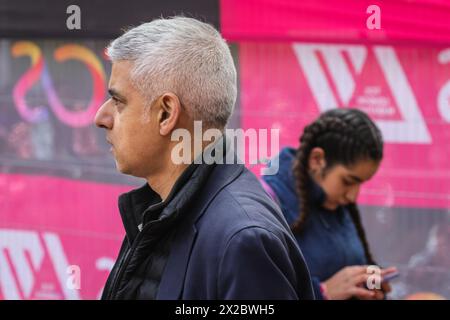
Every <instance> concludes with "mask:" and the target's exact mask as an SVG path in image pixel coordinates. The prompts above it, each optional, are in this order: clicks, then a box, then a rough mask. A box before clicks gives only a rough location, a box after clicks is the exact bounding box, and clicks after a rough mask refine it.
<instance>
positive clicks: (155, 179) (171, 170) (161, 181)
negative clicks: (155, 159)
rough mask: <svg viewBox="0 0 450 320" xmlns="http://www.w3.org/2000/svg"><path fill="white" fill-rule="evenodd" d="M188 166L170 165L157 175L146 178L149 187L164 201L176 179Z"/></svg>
mask: <svg viewBox="0 0 450 320" xmlns="http://www.w3.org/2000/svg"><path fill="white" fill-rule="evenodd" d="M187 167H188V165H184V164H182V165H172V166H169V167H168V168H166V169H165V170H163V171H162V172H160V173H158V174H157V175H154V176H151V177H148V178H147V183H148V184H149V186H150V187H151V188H152V189H153V191H155V192H156V193H157V194H159V196H160V197H161V199H162V201H165V200H166V199H167V197H168V196H169V193H170V191H171V190H172V188H173V186H174V185H175V183H176V181H177V180H178V178H179V177H180V176H181V174H182V173H183V171H184V170H185V169H186V168H187Z"/></svg>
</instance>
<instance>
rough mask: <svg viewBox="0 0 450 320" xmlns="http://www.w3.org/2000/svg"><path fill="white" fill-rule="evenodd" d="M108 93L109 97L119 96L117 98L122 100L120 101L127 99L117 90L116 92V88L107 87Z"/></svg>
mask: <svg viewBox="0 0 450 320" xmlns="http://www.w3.org/2000/svg"><path fill="white" fill-rule="evenodd" d="M108 93H109V95H110V96H111V97H116V98H119V100H122V101H126V100H127V99H125V97H124V96H122V95H121V94H120V93H119V92H117V90H116V89H114V88H109V89H108Z"/></svg>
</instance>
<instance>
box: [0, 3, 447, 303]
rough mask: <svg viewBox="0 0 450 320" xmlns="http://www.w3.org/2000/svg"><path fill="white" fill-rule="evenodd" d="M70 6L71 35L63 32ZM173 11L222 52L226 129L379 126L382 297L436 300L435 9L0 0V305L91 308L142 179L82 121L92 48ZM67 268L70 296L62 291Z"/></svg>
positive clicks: (93, 78)
mask: <svg viewBox="0 0 450 320" xmlns="http://www.w3.org/2000/svg"><path fill="white" fill-rule="evenodd" d="M73 4H75V5H77V6H78V7H79V8H80V13H81V19H80V22H81V28H80V29H75V30H70V29H68V28H67V25H66V22H67V19H68V18H69V17H70V15H71V14H70V13H67V11H66V10H67V8H68V7H69V6H70V5H73ZM371 5H377V6H378V8H379V18H380V19H379V21H380V26H379V27H380V28H379V29H377V28H372V27H371V25H370V24H368V18H369V17H370V15H371V14H370V13H368V12H367V8H368V7H369V6H371ZM177 14H184V15H187V16H191V17H195V18H198V19H200V20H202V21H206V22H209V23H211V24H213V25H214V26H215V27H216V28H218V29H219V30H220V31H221V32H222V34H223V36H224V37H225V38H226V39H227V41H228V42H229V44H230V48H231V51H232V55H233V57H234V59H235V63H236V67H237V70H238V80H239V96H238V101H237V103H236V110H235V113H234V115H233V117H232V119H231V121H230V125H229V127H231V128H243V129H249V128H256V129H279V130H280V145H279V147H280V148H282V147H284V146H294V147H297V146H298V140H299V136H300V134H301V132H302V130H303V127H304V126H305V125H306V124H307V123H309V122H311V121H312V120H314V119H315V118H316V117H317V116H318V115H319V113H320V112H323V111H325V110H328V109H331V108H337V107H340V108H344V107H352V108H359V109H362V110H364V111H366V112H367V113H368V114H369V115H370V116H371V118H372V119H374V120H375V121H376V122H377V124H378V126H379V127H380V128H381V130H382V132H383V136H384V139H385V142H386V146H385V159H384V161H383V163H382V166H381V169H380V170H379V172H378V173H377V174H376V176H375V177H374V178H373V179H372V180H371V181H370V182H368V183H367V184H365V185H364V186H363V188H362V191H361V194H360V198H359V203H360V205H361V212H362V215H363V222H364V226H365V228H366V230H367V233H368V238H369V243H370V244H371V249H372V252H373V253H374V255H375V257H376V260H377V261H378V263H379V264H380V265H382V266H389V265H396V266H397V267H398V268H399V270H400V277H399V278H397V279H396V280H393V282H392V285H393V289H394V291H393V293H392V294H391V298H393V299H405V298H414V297H416V298H417V297H419V298H433V297H437V296H440V297H444V298H446V299H449V298H450V250H449V249H450V162H449V158H450V1H447V0H411V1H407V0H397V1H362V0H344V1H339V2H335V1H312V0H305V1H294V0H289V1H288V0H241V1H237V0H222V1H217V0H202V1H194V0H192V1H183V0H165V1H143V0H128V1H106V0H96V1H87V0H85V1H66V0H37V1H31V0H14V1H10V0H0V299H96V298H98V297H99V295H100V293H101V291H102V289H103V285H104V283H105V281H106V277H107V275H108V273H109V270H110V268H111V267H112V265H113V263H114V260H115V258H116V255H117V253H118V249H119V246H120V243H121V240H122V238H123V236H124V230H123V227H122V223H121V221H120V217H119V212H118V208H117V197H118V195H119V194H121V193H123V192H126V191H128V190H131V189H133V188H135V187H136V186H139V185H141V184H143V183H144V181H143V180H139V179H135V178H132V177H128V176H124V175H120V174H118V173H117V172H116V169H115V166H114V161H113V159H112V156H111V154H110V153H109V151H108V150H109V145H108V144H107V143H106V141H105V137H104V132H102V130H100V129H97V128H96V127H95V126H94V124H93V118H94V115H95V113H96V111H97V109H98V108H99V106H100V105H101V104H102V103H103V101H104V100H106V99H107V92H106V89H107V83H108V79H109V74H110V71H111V65H110V63H109V62H108V60H107V57H106V56H105V54H104V48H105V46H106V45H107V44H108V43H109V41H110V40H111V39H113V38H115V37H117V36H118V35H120V34H121V33H122V30H123V29H124V28H126V27H129V26H135V25H138V24H140V23H141V22H145V21H150V20H152V19H153V18H156V17H160V16H164V17H167V16H173V15H177ZM261 152H265V151H261ZM274 155H275V154H270V153H269V156H274ZM252 170H253V171H254V172H255V174H257V175H259V172H260V171H259V170H258V166H253V167H252ZM72 265H75V266H79V268H80V271H81V288H80V289H79V290H73V289H71V288H70V286H68V285H67V281H68V277H69V276H70V267H69V266H72Z"/></svg>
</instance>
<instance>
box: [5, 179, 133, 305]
mask: <svg viewBox="0 0 450 320" xmlns="http://www.w3.org/2000/svg"><path fill="white" fill-rule="evenodd" d="M130 189H131V187H130V186H128V187H125V186H117V185H108V184H100V183H93V182H82V181H73V180H69V179H63V178H53V177H47V176H46V177H44V176H25V175H8V174H1V175H0V207H1V208H2V219H0V300H1V299H97V298H98V297H99V296H100V294H101V292H102V290H103V286H104V284H105V282H106V278H107V276H108V274H109V271H110V269H111V268H112V265H113V263H114V261H115V259H116V256H117V253H118V249H119V246H120V244H121V241H122V239H123V235H124V233H125V232H124V230H123V226H122V223H121V221H120V215H119V212H118V208H117V197H118V195H119V194H120V193H122V192H125V191H128V190H130Z"/></svg>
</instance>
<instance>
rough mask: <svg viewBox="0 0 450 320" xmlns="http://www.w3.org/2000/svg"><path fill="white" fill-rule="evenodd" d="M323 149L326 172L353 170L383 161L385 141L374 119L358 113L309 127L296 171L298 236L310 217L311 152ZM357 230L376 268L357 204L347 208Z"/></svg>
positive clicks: (342, 113) (335, 113) (343, 112)
mask: <svg viewBox="0 0 450 320" xmlns="http://www.w3.org/2000/svg"><path fill="white" fill-rule="evenodd" d="M315 147H319V148H322V149H323V150H324V152H325V161H326V168H325V170H324V174H325V172H326V171H327V170H330V169H331V168H332V167H333V166H334V165H336V164H342V165H344V166H351V165H354V164H356V163H357V162H359V161H360V160H373V161H376V162H378V161H380V160H381V159H382V158H383V138H382V136H381V132H380V130H379V129H378V128H377V126H376V125H375V124H374V123H373V122H372V120H370V118H369V117H368V116H367V115H366V114H365V113H364V112H362V111H360V110H358V109H342V108H340V109H333V110H329V111H327V112H325V113H323V114H322V115H321V116H320V117H319V118H318V119H317V120H315V121H314V122H313V123H311V124H309V125H308V126H306V127H305V129H304V131H303V135H302V136H301V137H300V147H299V148H298V149H297V153H296V157H295V161H294V165H293V171H294V175H295V177H296V182H297V193H298V195H299V197H300V215H299V217H298V218H297V220H296V221H294V223H293V224H292V226H291V229H292V231H293V232H294V233H295V234H300V233H301V232H302V229H303V227H304V225H305V221H306V219H307V217H308V215H309V214H310V205H311V204H310V200H309V199H310V188H309V185H310V183H311V179H312V178H311V176H310V174H309V168H308V160H309V155H310V153H311V150H312V149H313V148H315ZM347 208H348V210H349V213H350V216H351V219H352V221H353V223H354V225H355V227H356V230H357V233H358V236H359V239H360V240H361V243H362V245H363V248H364V253H365V256H366V259H367V261H368V263H369V264H376V263H375V261H374V259H373V257H372V254H371V252H370V249H369V245H368V242H367V238H366V233H365V231H364V228H363V226H362V223H361V217H360V214H359V210H358V207H357V205H356V204H355V203H352V204H349V205H348V206H347Z"/></svg>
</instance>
